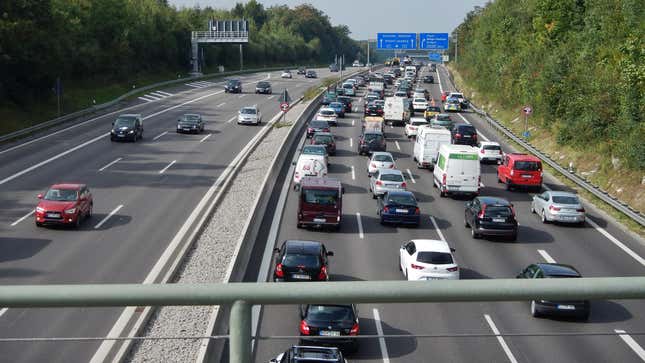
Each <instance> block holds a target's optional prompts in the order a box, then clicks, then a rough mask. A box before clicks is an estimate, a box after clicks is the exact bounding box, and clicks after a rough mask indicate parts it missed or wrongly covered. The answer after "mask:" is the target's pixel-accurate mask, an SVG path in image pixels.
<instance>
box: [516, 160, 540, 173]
mask: <svg viewBox="0 0 645 363" xmlns="http://www.w3.org/2000/svg"><path fill="white" fill-rule="evenodd" d="M514 169H515V170H523V171H540V170H541V169H542V168H541V166H540V163H539V162H537V161H516V162H515V166H514Z"/></svg>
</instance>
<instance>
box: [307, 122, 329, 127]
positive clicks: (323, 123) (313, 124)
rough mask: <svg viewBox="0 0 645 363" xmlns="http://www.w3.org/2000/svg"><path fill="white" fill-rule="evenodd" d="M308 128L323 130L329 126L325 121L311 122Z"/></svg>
mask: <svg viewBox="0 0 645 363" xmlns="http://www.w3.org/2000/svg"><path fill="white" fill-rule="evenodd" d="M309 127H312V128H314V129H324V128H326V127H329V124H328V123H327V121H322V120H313V121H311V122H310V123H309Z"/></svg>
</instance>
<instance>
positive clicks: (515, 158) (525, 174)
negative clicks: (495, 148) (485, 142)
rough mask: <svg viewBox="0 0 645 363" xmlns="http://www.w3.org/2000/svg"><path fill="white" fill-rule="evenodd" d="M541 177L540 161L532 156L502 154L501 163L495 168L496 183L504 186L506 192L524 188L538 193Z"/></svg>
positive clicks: (540, 187) (540, 186)
mask: <svg viewBox="0 0 645 363" xmlns="http://www.w3.org/2000/svg"><path fill="white" fill-rule="evenodd" d="M542 177H543V172H542V161H541V160H540V159H539V158H537V157H535V156H533V155H528V154H521V153H509V154H504V157H503V159H502V163H501V164H500V165H499V166H497V181H498V182H500V183H503V184H506V190H511V189H513V188H515V187H525V188H530V189H534V190H536V191H540V190H541V189H542Z"/></svg>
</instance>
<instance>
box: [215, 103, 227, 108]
mask: <svg viewBox="0 0 645 363" xmlns="http://www.w3.org/2000/svg"><path fill="white" fill-rule="evenodd" d="M225 104H226V102H222V103H220V104H219V105H217V106H215V107H222V106H224V105H225Z"/></svg>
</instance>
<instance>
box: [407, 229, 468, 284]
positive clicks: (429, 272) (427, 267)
mask: <svg viewBox="0 0 645 363" xmlns="http://www.w3.org/2000/svg"><path fill="white" fill-rule="evenodd" d="M454 251H455V250H454V249H453V248H450V246H448V243H446V242H444V241H441V240H434V239H413V240H411V241H409V242H406V243H404V244H403V245H401V248H400V249H399V269H400V270H401V271H402V272H403V276H405V277H406V278H407V280H408V281H415V280H459V265H457V262H456V260H455V258H454V256H453V255H452V253H453V252H454Z"/></svg>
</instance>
